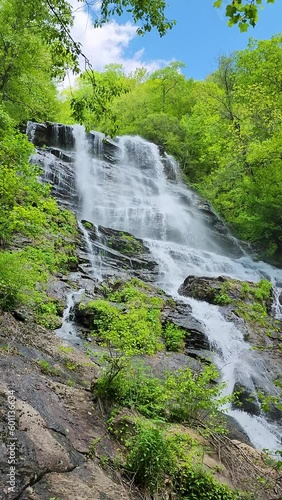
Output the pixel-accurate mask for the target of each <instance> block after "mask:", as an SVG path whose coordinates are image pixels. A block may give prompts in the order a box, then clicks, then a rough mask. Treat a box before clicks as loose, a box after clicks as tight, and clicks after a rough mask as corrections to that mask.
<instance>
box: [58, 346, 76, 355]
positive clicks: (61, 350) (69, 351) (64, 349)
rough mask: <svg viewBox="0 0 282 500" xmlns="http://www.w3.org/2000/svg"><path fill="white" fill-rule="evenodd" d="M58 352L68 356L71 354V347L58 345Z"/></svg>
mask: <svg viewBox="0 0 282 500" xmlns="http://www.w3.org/2000/svg"><path fill="white" fill-rule="evenodd" d="M59 351H60V352H64V353H66V354H69V353H71V352H73V347H67V346H65V345H59Z"/></svg>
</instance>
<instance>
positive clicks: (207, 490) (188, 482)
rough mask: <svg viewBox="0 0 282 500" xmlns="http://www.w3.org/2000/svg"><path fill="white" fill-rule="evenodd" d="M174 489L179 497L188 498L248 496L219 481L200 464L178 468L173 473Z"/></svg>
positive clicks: (219, 499)
mask: <svg viewBox="0 0 282 500" xmlns="http://www.w3.org/2000/svg"><path fill="white" fill-rule="evenodd" d="M174 481H175V487H176V491H177V492H178V494H179V495H180V498H189V500H190V499H191V500H198V499H199V498H201V499H203V500H240V499H243V498H245V499H247V498H248V496H247V495H244V494H242V493H239V492H238V491H233V490H231V489H230V488H229V487H228V486H226V485H225V484H221V483H219V482H218V481H217V480H216V479H215V478H214V477H213V475H212V474H211V473H209V472H207V471H205V470H204V469H203V468H202V467H200V466H195V465H194V466H192V467H191V466H186V467H183V468H180V470H179V471H177V472H176V473H175V475H174Z"/></svg>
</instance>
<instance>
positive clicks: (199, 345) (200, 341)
mask: <svg viewBox="0 0 282 500" xmlns="http://www.w3.org/2000/svg"><path fill="white" fill-rule="evenodd" d="M162 316H163V322H171V323H173V324H174V325H176V326H178V327H179V328H181V329H183V330H185V332H187V334H186V336H185V339H184V342H185V347H186V351H187V353H188V354H189V350H190V349H196V350H198V349H204V350H206V349H207V350H209V348H210V344H209V340H208V338H207V336H206V334H205V330H204V327H203V325H202V324H201V323H200V321H198V320H197V319H196V318H194V317H193V316H192V314H191V306H190V305H188V304H185V303H180V302H179V303H176V307H175V308H173V309H170V310H165V311H163V313H162Z"/></svg>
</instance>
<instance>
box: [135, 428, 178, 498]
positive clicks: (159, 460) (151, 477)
mask: <svg viewBox="0 0 282 500" xmlns="http://www.w3.org/2000/svg"><path fill="white" fill-rule="evenodd" d="M128 445H129V447H130V450H129V453H128V455H127V458H126V468H127V469H128V470H129V471H130V472H132V474H133V477H134V482H135V483H136V484H137V485H139V486H143V487H148V488H149V489H150V491H151V492H152V493H153V492H155V491H156V490H157V489H158V487H159V486H160V485H162V484H163V481H164V478H165V475H166V474H167V472H168V471H169V470H170V469H172V468H173V467H174V466H175V455H174V453H173V449H172V448H171V447H170V445H169V442H168V440H167V439H165V437H164V434H163V431H162V430H161V429H160V428H159V427H156V426H152V425H151V426H150V425H144V424H142V425H140V424H139V427H138V429H137V432H136V435H135V436H134V437H133V438H132V439H131V441H130V442H129V444H128Z"/></svg>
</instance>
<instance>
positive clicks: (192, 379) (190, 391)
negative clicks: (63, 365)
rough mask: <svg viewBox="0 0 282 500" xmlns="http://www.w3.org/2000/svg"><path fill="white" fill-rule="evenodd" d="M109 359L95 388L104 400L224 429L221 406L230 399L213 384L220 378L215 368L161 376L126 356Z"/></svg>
mask: <svg viewBox="0 0 282 500" xmlns="http://www.w3.org/2000/svg"><path fill="white" fill-rule="evenodd" d="M108 362H109V367H108V369H107V370H106V371H105V373H104V375H102V377H101V378H100V379H99V380H98V382H97V385H96V387H95V393H96V394H97V395H99V397H101V398H102V399H108V400H112V401H115V402H117V403H118V404H120V405H122V406H127V407H130V408H136V409H137V410H138V411H139V412H140V413H142V414H143V415H145V416H146V417H150V418H156V419H161V420H167V421H170V422H186V423H188V424H189V425H194V426H197V425H201V424H203V423H204V424H205V425H206V426H207V428H208V427H212V428H213V429H216V430H217V431H218V432H221V431H223V430H224V425H223V419H222V418H221V417H220V409H221V408H222V407H223V406H224V404H226V402H227V400H228V398H225V397H221V396H220V392H221V390H222V387H223V386H222V385H221V384H215V383H214V380H215V379H216V378H217V377H218V372H217V371H216V369H215V368H213V367H205V368H204V370H203V371H202V372H201V373H195V372H192V370H190V369H189V368H187V369H181V370H176V371H175V372H174V373H170V372H168V373H166V374H165V377H164V378H163V379H159V378H156V377H154V376H153V375H152V374H151V373H150V371H149V370H148V369H146V368H144V367H143V366H142V365H136V363H135V364H134V363H129V361H128V360H126V359H125V358H124V357H121V358H119V357H114V358H112V359H109V360H108Z"/></svg>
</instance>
